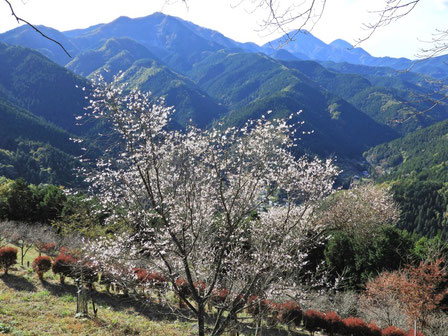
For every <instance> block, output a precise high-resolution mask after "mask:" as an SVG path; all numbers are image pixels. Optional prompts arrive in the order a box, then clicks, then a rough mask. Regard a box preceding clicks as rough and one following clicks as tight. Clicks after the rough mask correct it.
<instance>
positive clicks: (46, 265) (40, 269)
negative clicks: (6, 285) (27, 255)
mask: <svg viewBox="0 0 448 336" xmlns="http://www.w3.org/2000/svg"><path fill="white" fill-rule="evenodd" d="M31 266H32V267H33V271H34V272H36V274H37V276H38V277H39V279H40V280H41V281H42V280H43V278H44V274H45V273H46V272H48V271H49V270H50V269H51V259H50V257H46V256H40V257H37V258H36V259H34V261H33V263H32V265H31Z"/></svg>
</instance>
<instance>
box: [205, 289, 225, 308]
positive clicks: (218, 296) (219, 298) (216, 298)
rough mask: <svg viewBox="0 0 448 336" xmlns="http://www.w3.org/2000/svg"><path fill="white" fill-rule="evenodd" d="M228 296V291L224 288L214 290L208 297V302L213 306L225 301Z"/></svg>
mask: <svg viewBox="0 0 448 336" xmlns="http://www.w3.org/2000/svg"><path fill="white" fill-rule="evenodd" d="M228 296H229V291H228V290H227V289H226V288H222V289H218V290H214V291H213V293H212V296H211V297H210V303H211V304H212V305H215V306H219V305H221V304H223V303H225V302H226V300H227V297H228Z"/></svg>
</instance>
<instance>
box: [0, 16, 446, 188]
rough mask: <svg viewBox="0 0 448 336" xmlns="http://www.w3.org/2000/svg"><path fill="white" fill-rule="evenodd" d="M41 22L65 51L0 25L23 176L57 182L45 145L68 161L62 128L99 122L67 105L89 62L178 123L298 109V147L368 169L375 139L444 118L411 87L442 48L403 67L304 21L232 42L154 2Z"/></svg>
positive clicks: (73, 130)
mask: <svg viewBox="0 0 448 336" xmlns="http://www.w3.org/2000/svg"><path fill="white" fill-rule="evenodd" d="M39 28H40V29H41V30H42V31H43V32H44V33H45V34H47V35H48V36H50V37H52V38H54V39H55V40H58V41H59V42H61V43H62V44H63V45H64V47H65V48H66V49H67V50H68V52H69V53H70V55H71V58H70V57H68V56H67V55H66V54H65V53H64V52H63V50H62V49H61V48H60V47H59V46H58V45H56V44H54V43H52V42H51V41H49V40H47V39H44V38H42V37H40V36H38V35H37V34H36V33H35V32H34V31H33V30H32V29H30V28H29V27H27V26H21V27H19V28H16V29H13V30H11V31H9V32H6V33H3V34H0V70H1V73H2V77H1V78H0V111H1V116H0V117H2V118H3V117H4V118H5V120H7V121H6V124H5V123H2V124H1V125H0V134H2V141H0V148H1V150H2V152H1V153H2V155H0V174H3V175H8V176H13V177H16V176H21V175H23V173H20V172H19V170H20V169H19V163H18V162H21V161H20V160H18V159H17V156H20V157H21V158H27V160H28V161H27V162H28V163H27V164H28V165H33V167H34V170H32V171H35V173H33V176H28V179H29V180H30V181H32V182H39V181H43V182H52V183H53V182H55V181H57V182H58V183H63V182H64V178H67V176H66V175H67V174H66V172H64V173H62V171H63V169H60V168H57V167H53V166H51V165H53V164H54V162H53V161H52V160H49V159H48V157H50V156H51V155H56V156H57V154H54V153H59V152H60V153H61V157H62V156H63V157H64V158H65V159H64V160H65V161H63V162H64V164H63V166H66V167H71V166H73V162H71V161H70V160H69V159H68V158H70V157H73V155H79V153H80V151H81V148H80V146H79V145H75V144H73V143H71V142H70V141H68V138H70V137H74V135H73V134H76V136H81V137H87V138H88V139H90V140H89V141H94V133H95V131H96V130H98V127H102V126H101V125H93V126H92V125H90V126H89V127H87V126H84V127H77V126H75V124H76V122H75V119H76V118H75V117H76V115H79V114H82V113H83V108H84V107H85V106H86V103H87V101H86V99H85V97H88V95H89V90H90V89H89V87H90V81H89V80H90V79H92V78H94V77H95V76H96V75H98V74H102V75H103V77H104V78H106V80H111V79H112V77H113V76H114V75H116V74H118V73H122V77H121V78H122V79H121V80H122V81H123V82H126V83H127V84H128V86H129V87H137V88H139V89H141V90H144V91H151V92H152V94H153V96H154V97H164V98H165V100H166V103H167V104H168V105H173V106H174V107H175V109H176V112H175V114H174V116H173V124H172V126H173V127H176V128H180V129H181V128H183V127H185V126H186V125H187V124H188V123H191V122H192V123H194V124H196V125H198V126H199V127H210V126H212V125H214V123H215V122H216V121H218V120H219V121H221V122H223V123H224V125H227V126H239V125H241V124H243V123H244V122H245V121H246V120H247V119H250V118H258V117H259V116H261V115H262V114H264V113H265V112H266V111H268V110H272V111H273V113H272V114H270V116H271V117H279V116H282V117H283V116H287V115H289V114H291V113H293V112H296V111H298V110H303V113H302V114H301V116H300V118H301V120H303V121H305V124H304V126H303V132H304V133H309V131H311V130H312V131H314V133H313V134H312V135H306V136H303V137H302V140H301V146H300V150H299V153H301V154H303V153H308V154H311V155H320V156H331V155H336V156H337V158H338V159H337V160H338V162H339V164H340V165H342V166H343V167H344V169H345V170H346V173H347V174H351V173H355V172H359V171H363V170H366V169H367V168H366V167H367V163H366V161H365V159H364V158H363V157H362V154H363V153H364V152H365V151H368V150H369V149H371V148H372V147H374V146H376V145H379V144H382V143H386V142H388V141H391V140H394V139H397V138H399V137H401V136H404V135H407V134H409V133H411V132H414V131H416V130H419V129H421V128H424V127H428V126H430V125H432V124H435V123H438V122H441V121H443V120H445V119H447V118H448V109H447V107H445V106H444V105H443V104H440V105H438V106H436V107H434V108H432V105H431V103H430V102H428V101H426V100H424V99H418V98H419V97H426V96H427V95H428V94H430V93H433V92H434V91H435V90H436V88H437V85H438V83H439V81H440V80H444V79H446V78H447V73H448V72H446V70H445V68H444V66H445V64H444V62H445V61H446V56H440V57H437V58H434V59H431V60H429V61H426V62H420V63H416V64H415V65H414V66H413V67H412V69H411V70H410V71H407V72H400V71H397V70H402V69H407V68H409V67H410V66H411V65H412V64H413V61H412V60H409V59H405V58H399V59H396V58H390V57H381V58H377V57H373V56H371V55H370V54H369V53H367V52H366V51H365V50H363V49H361V48H354V47H353V46H351V45H350V44H349V43H347V42H346V41H343V40H336V41H334V42H332V43H330V44H326V43H324V42H322V41H321V40H319V39H318V38H316V37H314V36H313V35H312V34H311V33H308V32H303V33H300V34H298V35H297V36H296V38H295V40H294V41H291V42H289V43H288V44H286V45H285V46H284V47H283V48H282V49H278V48H277V46H278V44H279V43H281V42H282V39H278V40H274V41H272V42H270V43H268V44H266V45H263V46H258V45H256V44H254V43H240V42H236V41H233V40H232V39H229V38H227V37H225V36H224V35H222V34H220V33H219V32H216V31H213V30H210V29H206V28H203V27H200V26H197V25H195V24H193V23H191V22H187V21H184V20H182V19H179V18H176V17H172V16H168V15H164V14H162V13H154V14H152V15H149V16H146V17H142V18H137V19H131V18H128V17H120V18H118V19H116V20H114V21H112V22H110V23H106V24H98V25H95V26H92V27H89V28H86V29H76V30H71V31H65V32H59V31H57V30H55V29H52V28H48V27H43V26H39ZM81 88H85V89H84V90H85V91H83V90H81ZM436 98H437V97H436ZM424 110H428V112H426V113H419V111H424ZM5 125H7V126H6V127H5ZM2 128H4V129H2ZM13 130H15V131H13ZM27 130H30V131H29V132H28V131H27ZM31 130H32V131H31ZM61 137H63V138H64V139H63V140H62V139H61ZM27 141H28V142H27ZM31 143H32V145H30V144H31ZM25 144H28V145H25ZM50 152H51V153H52V154H51V155H50V154H48V153H50ZM17 153H20V155H19V154H17ZM36 153H40V156H39V155H36ZM43 153H47V154H43ZM48 172H51V174H50V173H48ZM49 176H50V177H51V179H49ZM71 181H72V182H70V183H75V180H73V179H72V180H71Z"/></svg>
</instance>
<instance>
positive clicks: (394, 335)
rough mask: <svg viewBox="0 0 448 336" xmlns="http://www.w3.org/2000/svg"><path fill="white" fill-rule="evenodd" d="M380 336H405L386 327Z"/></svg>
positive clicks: (391, 327) (392, 327) (396, 330)
mask: <svg viewBox="0 0 448 336" xmlns="http://www.w3.org/2000/svg"><path fill="white" fill-rule="evenodd" d="M381 334H382V336H406V333H405V332H404V331H403V330H401V329H399V328H397V327H394V326H390V327H387V328H386V329H383V331H382V333H381Z"/></svg>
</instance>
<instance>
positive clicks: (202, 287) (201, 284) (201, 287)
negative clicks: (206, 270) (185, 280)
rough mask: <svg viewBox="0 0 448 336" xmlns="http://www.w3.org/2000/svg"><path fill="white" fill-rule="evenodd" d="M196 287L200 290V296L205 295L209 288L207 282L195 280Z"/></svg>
mask: <svg viewBox="0 0 448 336" xmlns="http://www.w3.org/2000/svg"><path fill="white" fill-rule="evenodd" d="M193 285H194V288H196V290H197V291H198V294H199V296H204V294H205V290H206V289H207V284H206V283H205V282H203V281H198V282H195V283H194V284H193Z"/></svg>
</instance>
